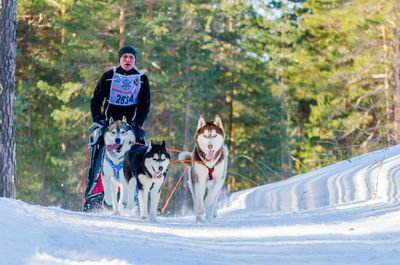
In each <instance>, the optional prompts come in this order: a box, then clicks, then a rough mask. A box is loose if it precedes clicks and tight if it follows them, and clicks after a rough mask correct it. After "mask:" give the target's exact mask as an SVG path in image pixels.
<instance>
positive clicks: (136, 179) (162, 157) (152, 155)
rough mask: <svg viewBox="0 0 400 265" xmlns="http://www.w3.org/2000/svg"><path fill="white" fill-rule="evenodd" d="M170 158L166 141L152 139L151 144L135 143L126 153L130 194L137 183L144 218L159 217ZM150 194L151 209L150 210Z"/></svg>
mask: <svg viewBox="0 0 400 265" xmlns="http://www.w3.org/2000/svg"><path fill="white" fill-rule="evenodd" d="M170 159H171V158H170V155H169V153H168V151H167V149H166V147H165V142H164V141H163V142H162V144H154V143H153V142H152V141H150V143H149V146H143V145H133V146H132V147H131V149H130V150H129V151H128V152H127V153H126V154H125V159H124V175H125V180H126V183H128V185H127V186H128V188H129V190H130V191H128V194H133V192H134V189H135V188H136V185H137V187H138V190H139V191H138V200H139V209H140V217H141V219H142V220H146V219H150V221H152V222H155V221H156V219H157V206H158V202H159V200H160V194H161V190H162V187H163V185H164V182H165V179H166V177H167V168H168V165H169V162H170ZM149 194H150V211H149V212H148V210H147V204H148V198H149ZM131 197H132V196H130V197H128V208H129V207H130V205H131V204H133V201H132V200H133V198H131Z"/></svg>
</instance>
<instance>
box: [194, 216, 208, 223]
mask: <svg viewBox="0 0 400 265" xmlns="http://www.w3.org/2000/svg"><path fill="white" fill-rule="evenodd" d="M205 222H206V221H205V220H204V217H202V216H196V224H204V223H205Z"/></svg>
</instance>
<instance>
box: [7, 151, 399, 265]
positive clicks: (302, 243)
mask: <svg viewBox="0 0 400 265" xmlns="http://www.w3.org/2000/svg"><path fill="white" fill-rule="evenodd" d="M399 201H400V146H394V147H391V148H386V149H383V150H379V151H375V152H371V153H368V154H365V155H362V156H359V157H354V158H352V159H349V160H344V161H342V162H339V163H336V164H333V165H330V166H326V167H324V168H321V169H318V170H315V171H312V172H309V173H307V174H302V175H297V176H294V177H292V178H290V179H287V180H284V181H280V182H276V183H272V184H268V185H265V186H260V187H256V188H252V189H248V190H244V191H240V192H236V193H233V194H232V195H231V196H230V197H229V199H227V200H225V201H224V203H223V205H222V207H221V209H220V210H219V215H218V217H217V218H216V219H214V220H212V221H211V222H209V223H205V224H195V222H194V217H193V216H190V217H176V218H172V217H159V219H158V223H149V222H144V221H140V220H138V218H137V217H126V216H117V215H111V214H106V213H103V214H100V213H97V214H88V213H83V212H73V211H67V210H63V209H60V208H58V207H43V206H39V205H29V204H27V203H25V202H23V201H20V200H12V199H6V198H0V216H1V217H0V264H4V265H12V264H18V265H19V264H29V265H33V264H39V265H47V264H71V265H72V264H73V265H75V264H85V265H88V264H117V265H126V264H140V265H143V264H285V265H289V264H374V265H375V264H400V204H399Z"/></svg>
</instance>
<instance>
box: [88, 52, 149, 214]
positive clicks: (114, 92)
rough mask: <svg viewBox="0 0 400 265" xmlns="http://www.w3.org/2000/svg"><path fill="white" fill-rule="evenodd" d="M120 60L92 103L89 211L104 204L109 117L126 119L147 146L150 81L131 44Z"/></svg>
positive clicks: (137, 136)
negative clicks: (105, 135) (103, 169)
mask: <svg viewBox="0 0 400 265" xmlns="http://www.w3.org/2000/svg"><path fill="white" fill-rule="evenodd" d="M118 61H119V64H120V65H119V66H118V67H115V68H113V69H111V70H109V71H107V72H105V73H103V76H102V77H101V79H100V81H99V82H98V84H97V86H96V89H95V90H94V93H93V98H92V99H91V101H90V111H91V113H92V119H93V125H92V126H91V129H92V130H93V132H94V134H93V135H92V139H91V142H92V143H93V145H92V144H91V147H92V159H91V167H90V170H89V177H88V185H87V187H86V192H85V204H84V206H83V211H85V212H91V211H95V210H96V209H98V208H99V207H101V205H102V201H103V196H104V189H103V184H102V182H101V170H100V169H101V166H102V165H101V161H102V156H103V150H104V141H103V137H102V136H103V133H104V130H105V129H106V128H107V126H108V120H109V118H110V117H112V118H113V119H114V120H122V117H123V116H125V117H126V118H127V120H128V122H129V124H130V125H131V126H132V128H133V130H134V132H135V136H136V142H139V143H142V144H146V137H145V136H146V135H145V131H144V130H142V129H141V127H142V125H143V122H144V121H145V120H146V118H147V114H148V113H149V109H150V84H149V80H148V78H147V76H146V75H145V74H144V73H142V72H141V71H140V70H139V69H138V68H137V67H136V65H135V64H136V62H137V52H136V50H135V48H133V47H132V46H129V45H127V46H124V47H122V48H121V49H120V50H119V52H118ZM121 80H122V82H121ZM127 85H128V86H129V87H130V89H129V90H130V91H129V92H128V93H127V92H126V91H123V89H124V90H126V86H127ZM104 99H106V100H104ZM91 129H90V130H91ZM94 135H96V136H94Z"/></svg>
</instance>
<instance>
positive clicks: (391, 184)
mask: <svg viewBox="0 0 400 265" xmlns="http://www.w3.org/2000/svg"><path fill="white" fill-rule="evenodd" d="M399 171H400V145H397V146H393V147H390V148H386V149H382V150H378V151H375V152H371V153H368V154H365V155H361V156H358V157H354V158H352V159H349V160H344V161H341V162H339V163H336V164H332V165H329V166H326V167H323V168H320V169H318V170H315V171H312V172H309V173H306V174H302V175H297V176H294V177H291V178H289V179H287V180H284V181H280V182H276V183H272V184H268V185H265V186H261V187H256V188H253V189H249V190H244V191H240V192H236V193H233V194H232V195H231V196H230V198H229V199H228V200H226V201H225V202H224V205H223V207H222V208H223V209H222V210H221V211H222V212H229V211H234V210H240V209H264V210H265V211H267V212H281V213H290V212H297V211H301V210H310V209H316V208H320V207H323V206H330V205H339V204H343V203H348V202H360V201H367V200H371V199H373V200H380V201H383V202H391V203H396V202H399V200H400V193H399V191H400V177H399V176H400V173H399Z"/></svg>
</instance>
